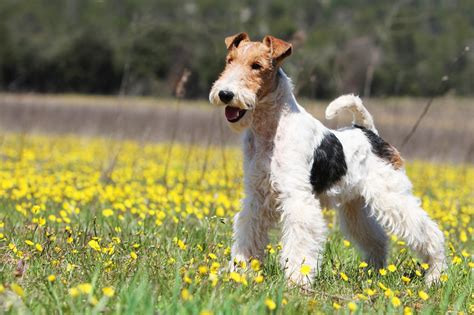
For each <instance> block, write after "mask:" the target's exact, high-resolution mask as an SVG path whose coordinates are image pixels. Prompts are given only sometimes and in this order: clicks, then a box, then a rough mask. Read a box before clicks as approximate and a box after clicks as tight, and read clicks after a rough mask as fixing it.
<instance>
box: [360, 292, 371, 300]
mask: <svg viewBox="0 0 474 315" xmlns="http://www.w3.org/2000/svg"><path fill="white" fill-rule="evenodd" d="M357 297H358V298H359V299H361V300H363V301H367V300H368V299H369V298H368V297H366V296H365V295H363V294H361V293H359V294H357Z"/></svg>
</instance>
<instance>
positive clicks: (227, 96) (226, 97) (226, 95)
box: [219, 90, 234, 104]
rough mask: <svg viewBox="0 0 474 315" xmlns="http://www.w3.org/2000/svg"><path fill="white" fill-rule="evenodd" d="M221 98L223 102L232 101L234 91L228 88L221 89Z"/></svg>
mask: <svg viewBox="0 0 474 315" xmlns="http://www.w3.org/2000/svg"><path fill="white" fill-rule="evenodd" d="M219 98H220V99H221V101H222V102H224V103H225V104H227V103H229V102H230V101H232V99H233V98H234V93H232V92H231V91H227V90H221V91H219Z"/></svg>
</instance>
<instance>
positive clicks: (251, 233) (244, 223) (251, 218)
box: [230, 194, 270, 270]
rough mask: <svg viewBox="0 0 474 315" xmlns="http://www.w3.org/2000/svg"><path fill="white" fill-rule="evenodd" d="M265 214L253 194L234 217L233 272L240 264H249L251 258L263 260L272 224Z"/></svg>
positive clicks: (246, 199) (231, 264)
mask: <svg viewBox="0 0 474 315" xmlns="http://www.w3.org/2000/svg"><path fill="white" fill-rule="evenodd" d="M264 212H265V211H263V209H261V202H259V201H258V200H257V198H256V197H254V196H253V195H252V194H250V195H248V196H247V197H246V198H245V199H244V201H243V209H242V211H240V212H239V213H237V214H236V215H235V217H234V237H233V241H234V243H233V245H232V260H231V261H230V268H231V270H233V269H235V267H237V266H238V264H239V262H248V261H249V260H250V258H257V259H260V260H262V258H263V256H264V251H265V246H266V245H267V244H268V228H269V224H270V222H269V220H267V219H266V218H265V216H264Z"/></svg>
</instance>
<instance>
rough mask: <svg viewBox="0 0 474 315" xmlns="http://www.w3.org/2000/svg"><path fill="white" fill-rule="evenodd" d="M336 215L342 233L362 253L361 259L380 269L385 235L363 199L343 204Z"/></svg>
mask: <svg viewBox="0 0 474 315" xmlns="http://www.w3.org/2000/svg"><path fill="white" fill-rule="evenodd" d="M338 214H339V224H340V227H341V230H342V232H343V233H344V234H345V235H346V236H347V237H348V238H349V239H350V240H351V241H353V242H354V243H355V244H356V246H357V247H358V248H359V249H360V250H361V251H362V253H363V259H364V260H365V261H366V262H368V263H369V264H370V265H371V266H373V267H375V268H377V269H378V268H382V267H383V266H384V264H385V260H386V257H387V246H388V244H387V243H388V238H387V234H386V233H385V231H384V229H383V228H382V227H381V226H380V224H379V223H378V222H377V221H376V220H375V218H374V217H372V216H370V208H369V207H368V206H366V205H365V201H364V199H363V198H358V199H355V200H352V201H350V202H346V203H344V204H343V205H342V206H340V207H339V209H338Z"/></svg>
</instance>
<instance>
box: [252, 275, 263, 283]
mask: <svg viewBox="0 0 474 315" xmlns="http://www.w3.org/2000/svg"><path fill="white" fill-rule="evenodd" d="M253 281H255V283H262V282H263V276H262V275H258V276H256V277H255V278H253Z"/></svg>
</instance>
